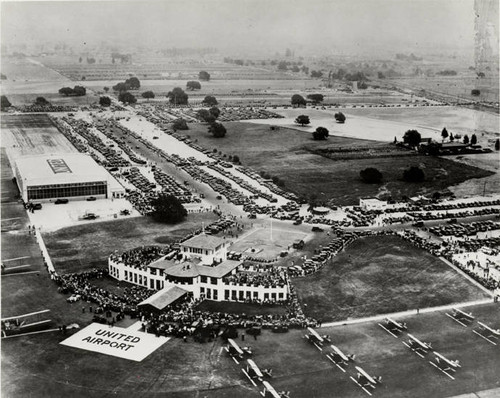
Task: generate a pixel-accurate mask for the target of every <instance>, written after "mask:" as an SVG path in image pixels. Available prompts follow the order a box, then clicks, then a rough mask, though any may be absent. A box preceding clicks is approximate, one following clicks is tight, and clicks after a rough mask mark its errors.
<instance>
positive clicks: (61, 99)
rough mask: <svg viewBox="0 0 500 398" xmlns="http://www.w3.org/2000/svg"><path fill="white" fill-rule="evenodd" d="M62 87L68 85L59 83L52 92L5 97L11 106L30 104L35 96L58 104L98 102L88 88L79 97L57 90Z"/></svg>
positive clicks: (70, 104) (69, 104) (83, 104)
mask: <svg viewBox="0 0 500 398" xmlns="http://www.w3.org/2000/svg"><path fill="white" fill-rule="evenodd" d="M62 87H68V85H62V84H61V85H60V86H59V87H57V88H55V90H54V91H52V92H40V93H36V94H8V97H7V98H8V99H9V101H10V103H11V104H12V105H13V106H24V105H32V104H33V103H34V102H35V99H36V98H37V97H44V98H45V99H46V100H47V101H49V102H50V103H51V104H52V105H59V106H88V105H92V104H94V105H98V104H99V96H98V95H95V94H93V93H92V92H91V91H90V90H87V94H86V95H84V96H81V97H74V96H69V97H66V96H64V95H60V94H59V93H58V90H59V89H60V88H62ZM70 87H74V86H70Z"/></svg>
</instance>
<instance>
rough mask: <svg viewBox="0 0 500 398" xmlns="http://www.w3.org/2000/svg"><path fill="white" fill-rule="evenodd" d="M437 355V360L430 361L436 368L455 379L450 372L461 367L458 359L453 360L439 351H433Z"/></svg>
mask: <svg viewBox="0 0 500 398" xmlns="http://www.w3.org/2000/svg"><path fill="white" fill-rule="evenodd" d="M433 353H434V355H435V358H434V360H435V362H432V361H429V363H430V364H431V365H432V366H434V367H435V368H436V369H439V370H440V371H441V372H442V373H444V374H445V375H446V376H448V377H449V378H450V379H452V380H455V378H454V377H453V376H452V375H451V374H450V372H453V373H454V372H456V371H457V369H458V368H460V367H461V366H460V362H459V361H458V360H455V361H453V360H451V359H448V358H446V357H445V356H444V355H441V354H440V353H439V352H437V351H433Z"/></svg>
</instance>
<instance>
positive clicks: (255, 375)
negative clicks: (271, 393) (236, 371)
mask: <svg viewBox="0 0 500 398" xmlns="http://www.w3.org/2000/svg"><path fill="white" fill-rule="evenodd" d="M247 363H248V364H247V368H246V369H241V370H242V372H243V373H245V376H247V377H248V379H249V380H250V381H251V382H252V384H253V385H254V386H256V384H255V382H254V381H253V379H257V380H259V381H262V379H263V378H264V376H267V377H272V371H273V370H272V369H264V370H263V371H261V370H260V369H259V367H258V366H257V364H256V363H255V362H254V361H252V360H251V359H247Z"/></svg>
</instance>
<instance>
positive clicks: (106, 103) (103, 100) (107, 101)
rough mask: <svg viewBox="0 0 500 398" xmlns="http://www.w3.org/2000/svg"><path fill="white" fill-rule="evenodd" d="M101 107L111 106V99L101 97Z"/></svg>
mask: <svg viewBox="0 0 500 398" xmlns="http://www.w3.org/2000/svg"><path fill="white" fill-rule="evenodd" d="M99 105H101V106H110V105H111V98H109V97H99Z"/></svg>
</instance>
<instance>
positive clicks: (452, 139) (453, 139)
mask: <svg viewBox="0 0 500 398" xmlns="http://www.w3.org/2000/svg"><path fill="white" fill-rule="evenodd" d="M453 141H455V137H454V136H453V133H450V142H453Z"/></svg>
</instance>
